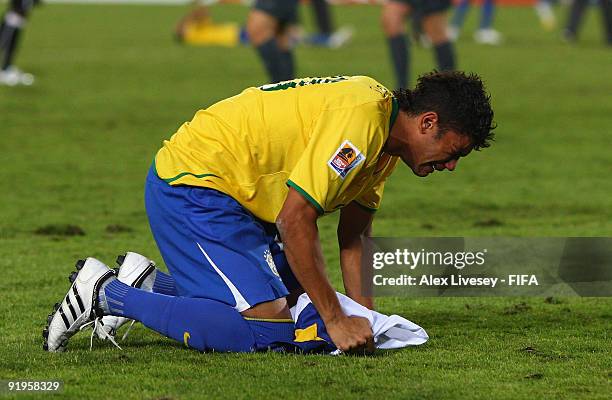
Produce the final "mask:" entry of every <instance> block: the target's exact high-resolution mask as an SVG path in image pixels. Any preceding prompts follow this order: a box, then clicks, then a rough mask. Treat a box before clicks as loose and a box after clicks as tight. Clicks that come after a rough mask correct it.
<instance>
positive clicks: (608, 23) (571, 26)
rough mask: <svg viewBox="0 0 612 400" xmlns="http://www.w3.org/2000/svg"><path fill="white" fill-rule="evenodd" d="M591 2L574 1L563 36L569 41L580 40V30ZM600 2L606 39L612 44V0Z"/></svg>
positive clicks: (601, 0) (588, 0)
mask: <svg viewBox="0 0 612 400" xmlns="http://www.w3.org/2000/svg"><path fill="white" fill-rule="evenodd" d="M589 2H590V0H574V1H573V2H572V5H571V6H570V11H569V16H568V20H567V25H566V27H565V30H564V31H563V37H564V39H565V40H567V41H568V42H575V41H576V40H578V31H579V29H580V26H581V23H582V18H583V17H584V12H585V11H586V8H587V6H588V5H589ZM598 2H599V9H600V10H601V17H602V23H603V31H604V32H603V33H604V40H605V42H606V44H607V45H608V46H612V0H599V1H598Z"/></svg>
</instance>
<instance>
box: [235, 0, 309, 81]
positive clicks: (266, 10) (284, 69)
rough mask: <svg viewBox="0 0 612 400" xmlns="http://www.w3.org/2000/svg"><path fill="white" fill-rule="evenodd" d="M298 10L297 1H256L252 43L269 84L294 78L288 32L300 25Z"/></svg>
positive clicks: (250, 28)
mask: <svg viewBox="0 0 612 400" xmlns="http://www.w3.org/2000/svg"><path fill="white" fill-rule="evenodd" d="M297 7H298V0H257V1H255V3H254V5H253V7H252V8H251V11H250V13H249V17H248V20H247V32H248V35H249V40H250V41H251V43H252V44H253V47H255V48H256V49H257V53H258V54H259V57H260V58H261V60H262V61H263V64H264V66H265V68H266V71H267V72H268V76H269V78H270V82H279V81H284V80H289V79H293V78H294V77H295V75H294V74H295V71H294V69H295V67H294V61H293V51H292V47H293V43H292V41H291V38H290V32H289V29H290V26H291V25H294V24H295V23H296V22H297Z"/></svg>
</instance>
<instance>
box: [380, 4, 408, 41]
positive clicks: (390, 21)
mask: <svg viewBox="0 0 612 400" xmlns="http://www.w3.org/2000/svg"><path fill="white" fill-rule="evenodd" d="M407 14H408V10H407V9H406V8H405V7H403V5H400V4H399V3H395V2H388V3H386V5H385V6H384V8H383V11H382V13H381V15H380V23H381V25H382V28H383V31H384V32H385V34H386V35H387V36H395V35H398V34H400V33H403V32H404V20H405V19H406V15H407Z"/></svg>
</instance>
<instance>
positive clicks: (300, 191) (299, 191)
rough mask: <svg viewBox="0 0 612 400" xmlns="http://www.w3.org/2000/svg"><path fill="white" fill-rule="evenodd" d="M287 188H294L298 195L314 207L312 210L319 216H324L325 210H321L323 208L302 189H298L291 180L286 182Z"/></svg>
mask: <svg viewBox="0 0 612 400" xmlns="http://www.w3.org/2000/svg"><path fill="white" fill-rule="evenodd" d="M287 186H289V187H292V188H294V189H295V190H296V191H297V192H298V193H299V194H301V195H302V196H303V197H304V198H305V199H306V200H308V202H309V203H310V204H312V205H313V206H314V208H315V209H316V210H317V212H318V213H319V214H320V215H323V214H325V210H324V209H323V207H321V205H320V204H319V203H318V202H317V201H316V200H315V199H314V198H313V197H312V196H311V195H309V194H308V193H307V192H306V191H305V190H304V189H302V188H301V187H299V186H298V185H297V184H296V183H295V182H293V181H292V180H291V179H289V180H288V181H287Z"/></svg>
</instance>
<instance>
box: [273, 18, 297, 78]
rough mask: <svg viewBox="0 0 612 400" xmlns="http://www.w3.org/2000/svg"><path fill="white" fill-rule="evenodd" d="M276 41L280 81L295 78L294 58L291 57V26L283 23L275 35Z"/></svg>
mask: <svg viewBox="0 0 612 400" xmlns="http://www.w3.org/2000/svg"><path fill="white" fill-rule="evenodd" d="M276 43H277V44H278V48H279V49H280V76H279V80H280V81H287V80H290V79H294V78H295V60H294V57H293V40H292V38H291V27H289V26H286V25H283V27H282V29H281V30H280V31H279V33H278V34H277V36H276Z"/></svg>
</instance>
